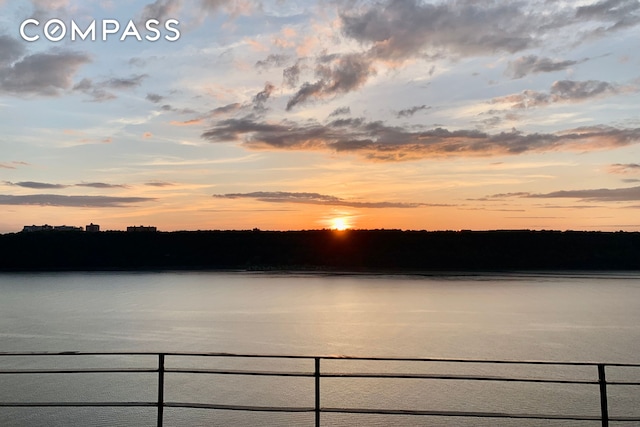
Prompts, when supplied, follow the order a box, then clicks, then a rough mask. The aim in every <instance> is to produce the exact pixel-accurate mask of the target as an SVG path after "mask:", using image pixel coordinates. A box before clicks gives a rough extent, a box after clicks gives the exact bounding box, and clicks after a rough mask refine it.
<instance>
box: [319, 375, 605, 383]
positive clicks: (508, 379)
mask: <svg viewBox="0 0 640 427" xmlns="http://www.w3.org/2000/svg"><path fill="white" fill-rule="evenodd" d="M320 377H322V378H381V379H402V378H412V379H432V380H469V381H504V382H522V383H549V384H599V383H598V381H597V380H556V379H547V378H511V377H498V376H482V375H444V374H376V373H346V372H345V373H322V374H320ZM607 384H611V383H607Z"/></svg>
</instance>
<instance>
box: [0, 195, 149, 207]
mask: <svg viewBox="0 0 640 427" xmlns="http://www.w3.org/2000/svg"><path fill="white" fill-rule="evenodd" d="M155 200H156V199H154V198H149V197H109V196H62V195H59V194H31V195H25V196H13V195H0V205H28V206H29V205H36V206H62V207H74V208H120V207H126V206H131V205H133V204H135V203H143V202H151V201H155Z"/></svg>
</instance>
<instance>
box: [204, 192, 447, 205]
mask: <svg viewBox="0 0 640 427" xmlns="http://www.w3.org/2000/svg"><path fill="white" fill-rule="evenodd" d="M213 197H215V198H218V199H253V200H258V201H260V202H271V203H302V204H307V205H328V206H342V207H350V208H365V209H383V208H402V209H405V208H418V207H423V206H444V205H435V204H433V205H432V204H427V203H403V202H359V201H354V200H346V199H342V198H340V197H336V196H329V195H326V194H319V193H303V192H301V193H296V192H293V193H292V192H286V191H272V192H270V191H256V192H253V193H229V194H214V195H213Z"/></svg>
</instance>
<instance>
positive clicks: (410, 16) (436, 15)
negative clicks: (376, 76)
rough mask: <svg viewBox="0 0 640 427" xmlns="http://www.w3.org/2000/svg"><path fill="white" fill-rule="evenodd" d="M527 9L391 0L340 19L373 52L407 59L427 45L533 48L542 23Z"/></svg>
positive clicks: (473, 50)
mask: <svg viewBox="0 0 640 427" xmlns="http://www.w3.org/2000/svg"><path fill="white" fill-rule="evenodd" d="M527 12H528V11H526V10H524V6H523V3H522V2H472V1H453V2H446V3H439V4H432V3H424V2H420V1H417V0H387V1H383V2H380V3H376V4H372V5H371V8H370V9H368V10H364V11H363V10H362V9H361V10H358V11H356V12H355V13H354V12H344V13H342V14H341V16H340V18H341V21H342V25H343V32H344V34H345V35H346V36H347V37H350V38H353V39H355V40H357V41H359V42H361V43H366V44H369V45H371V50H370V53H371V54H372V55H373V56H375V57H377V58H381V59H387V60H405V59H408V58H412V57H416V56H418V55H419V54H420V53H424V51H425V50H426V49H428V48H431V49H434V50H438V49H443V48H444V49H447V50H449V51H451V52H454V53H457V54H462V55H478V54H487V53H493V52H496V51H504V52H517V51H520V50H523V49H526V48H529V47H531V46H533V45H535V43H536V35H537V34H538V33H539V32H540V30H539V28H541V27H542V26H543V25H542V24H543V22H542V19H541V18H542V16H541V15H536V14H533V13H527ZM544 24H546V26H548V25H549V24H550V22H548V21H547V22H544Z"/></svg>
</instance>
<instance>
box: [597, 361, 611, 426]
mask: <svg viewBox="0 0 640 427" xmlns="http://www.w3.org/2000/svg"><path fill="white" fill-rule="evenodd" d="M604 367H605V365H604V364H602V363H599V364H598V384H600V414H601V417H602V427H609V406H608V404H607V376H606V375H605V372H604Z"/></svg>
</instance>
